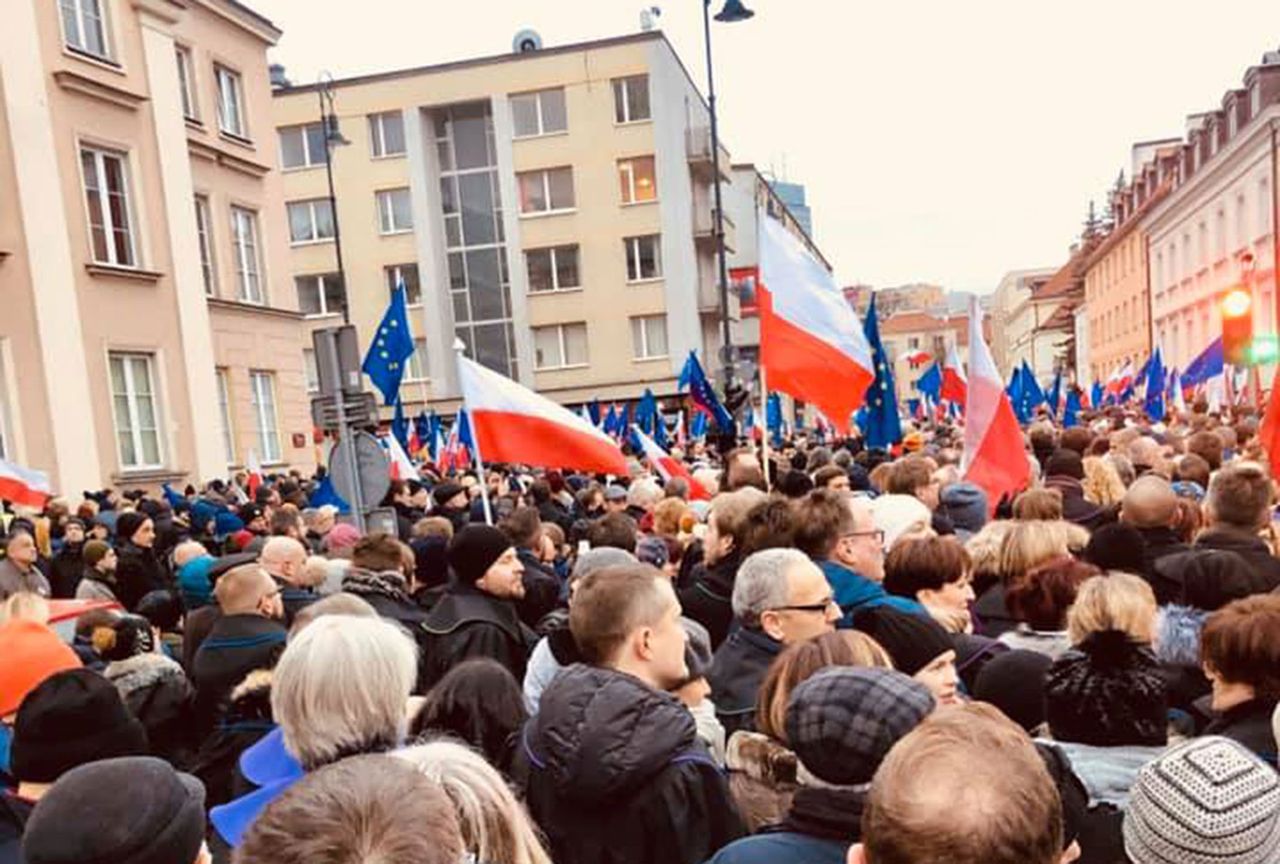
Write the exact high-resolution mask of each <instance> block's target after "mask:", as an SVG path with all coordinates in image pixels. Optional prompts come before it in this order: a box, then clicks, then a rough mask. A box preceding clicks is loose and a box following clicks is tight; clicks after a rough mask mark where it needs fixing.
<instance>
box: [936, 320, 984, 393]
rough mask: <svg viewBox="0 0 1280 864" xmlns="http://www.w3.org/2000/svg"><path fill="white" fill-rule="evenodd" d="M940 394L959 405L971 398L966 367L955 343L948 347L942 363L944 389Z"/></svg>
mask: <svg viewBox="0 0 1280 864" xmlns="http://www.w3.org/2000/svg"><path fill="white" fill-rule="evenodd" d="M969 326H970V327H972V326H973V325H972V324H970V325H969ZM979 326H981V325H979ZM939 395H940V396H941V397H942V398H943V399H946V400H947V401H949V402H955V403H957V404H959V405H963V404H964V403H965V400H966V399H968V398H969V380H968V379H967V378H966V377H965V374H964V367H963V366H961V365H960V356H959V355H958V354H956V346H955V345H952V346H951V347H950V348H948V349H947V360H946V362H945V363H943V364H942V389H941V390H940V391H939Z"/></svg>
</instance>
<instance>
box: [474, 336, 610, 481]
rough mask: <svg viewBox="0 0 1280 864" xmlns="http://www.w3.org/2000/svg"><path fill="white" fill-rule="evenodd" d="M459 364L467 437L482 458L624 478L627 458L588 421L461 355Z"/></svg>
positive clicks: (606, 436) (607, 437)
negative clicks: (465, 407) (465, 412)
mask: <svg viewBox="0 0 1280 864" xmlns="http://www.w3.org/2000/svg"><path fill="white" fill-rule="evenodd" d="M458 366H459V369H458V371H459V383H460V384H461V385H462V398H463V400H464V401H465V402H466V404H467V414H468V415H469V417H470V419H471V434H472V437H473V438H474V439H475V442H476V447H477V448H478V449H479V451H480V455H481V456H482V457H483V458H484V459H486V460H489V461H491V462H510V463H514V464H517V465H535V466H538V467H542V468H576V469H579V470H583V471H595V472H598V473H600V474H614V475H617V476H620V477H623V476H626V474H627V460H626V457H624V456H623V455H622V451H621V450H619V449H618V445H617V444H615V443H614V442H613V441H612V440H611V439H610V438H609V436H608V435H606V434H604V433H603V432H601V431H600V430H599V429H597V428H596V427H595V426H593V425H591V423H590V422H588V421H586V420H583V419H582V418H581V417H579V416H578V415H577V414H574V413H573V412H572V411H570V410H569V409H568V408H565V407H564V406H563V405H559V404H557V403H555V402H552V401H551V400H550V399H547V398H545V397H543V396H539V395H538V394H537V393H534V392H533V391H532V390H527V389H525V388H524V387H521V386H520V385H519V384H517V383H516V382H514V381H512V380H511V379H510V378H505V377H503V376H502V375H499V374H498V373H497V372H493V371H491V370H489V369H486V368H485V367H483V366H481V365H480V364H479V363H476V362H474V361H472V360H468V359H467V358H465V357H462V358H459V361H458Z"/></svg>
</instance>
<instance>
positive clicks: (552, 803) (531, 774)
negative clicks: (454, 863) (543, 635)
mask: <svg viewBox="0 0 1280 864" xmlns="http://www.w3.org/2000/svg"><path fill="white" fill-rule="evenodd" d="M520 737H521V740H520V746H519V747H517V752H516V757H515V764H514V766H513V775H514V776H515V778H516V779H517V781H518V783H519V785H521V786H522V787H523V791H524V794H525V800H526V801H527V803H528V805H529V811H530V813H531V814H532V815H533V817H534V819H535V820H536V821H537V823H538V824H539V825H540V826H541V827H542V829H543V830H544V831H545V832H546V834H547V839H548V841H549V843H550V847H551V857H552V858H553V859H554V860H555V861H556V864H650V862H658V861H661V862H663V864H700V862H703V861H706V860H707V858H709V857H710V856H711V855H712V854H713V853H714V852H715V851H716V850H717V849H719V848H720V847H722V846H724V845H725V844H726V843H728V842H729V841H731V840H734V839H736V838H737V837H739V836H741V834H742V822H741V819H740V818H739V816H738V813H737V810H736V809H735V808H734V806H733V802H732V800H731V799H730V797H729V789H728V785H727V784H726V782H725V780H724V777H723V776H722V775H721V774H720V771H719V770H718V769H717V768H716V766H715V763H714V762H713V761H712V759H711V757H710V756H709V754H708V753H707V749H706V747H705V745H703V744H702V743H701V742H700V741H699V740H698V737H697V731H696V729H695V726H694V721H693V717H692V716H691V715H690V714H689V711H688V709H686V708H685V707H684V705H683V704H681V703H680V701H679V700H678V699H676V698H675V697H674V696H672V695H670V694H668V693H662V692H660V691H657V690H654V689H653V688H652V687H649V686H648V685H646V684H645V683H644V682H642V681H640V680H639V679H637V678H635V677H633V676H631V675H627V674H626V673H623V672H617V671H614V670H612V669H603V668H599V667H594V666H584V665H582V664H574V665H573V666H570V667H569V668H567V669H565V670H564V671H563V672H561V673H560V674H559V675H557V676H556V678H555V680H554V681H552V682H551V684H550V686H548V687H547V689H546V690H545V691H544V692H543V694H542V701H541V708H540V710H539V712H538V714H537V716H535V717H533V718H532V719H530V720H529V721H528V723H527V724H526V725H525V727H524V729H523V730H522V732H521V736H520Z"/></svg>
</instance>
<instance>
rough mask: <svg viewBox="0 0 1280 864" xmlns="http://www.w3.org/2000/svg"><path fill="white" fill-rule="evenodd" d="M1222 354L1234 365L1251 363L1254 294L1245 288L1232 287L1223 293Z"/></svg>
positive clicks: (1221, 304)
mask: <svg viewBox="0 0 1280 864" xmlns="http://www.w3.org/2000/svg"><path fill="white" fill-rule="evenodd" d="M1220 306H1221V309H1222V356H1223V359H1225V360H1226V361H1227V362H1228V363H1230V364H1231V365H1232V366H1247V365H1249V363H1250V360H1251V357H1250V350H1249V349H1250V343H1252V342H1253V296H1252V295H1251V294H1250V293H1249V292H1248V291H1246V290H1245V289H1244V288H1232V289H1231V290H1230V291H1228V292H1227V293H1226V294H1224V295H1223V297H1222V300H1221V302H1220Z"/></svg>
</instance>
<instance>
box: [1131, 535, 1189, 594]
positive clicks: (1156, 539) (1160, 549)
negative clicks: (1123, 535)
mask: <svg viewBox="0 0 1280 864" xmlns="http://www.w3.org/2000/svg"><path fill="white" fill-rule="evenodd" d="M1137 530H1138V533H1139V534H1141V535H1142V540H1143V543H1144V544H1145V545H1144V546H1143V548H1142V578H1143V579H1146V580H1147V582H1148V583H1149V584H1150V585H1151V589H1152V590H1153V591H1155V594H1156V602H1157V603H1159V604H1160V605H1162V606H1163V605H1164V604H1166V603H1177V602H1178V601H1179V600H1180V599H1182V597H1181V594H1182V584H1181V583H1180V582H1174V581H1172V580H1169V579H1164V578H1162V577H1161V573H1160V572H1159V568H1157V566H1156V563H1157V562H1158V561H1160V559H1162V558H1166V557H1168V556H1169V555H1177V554H1178V553H1179V552H1187V551H1190V549H1191V547H1190V546H1188V545H1187V544H1186V543H1183V542H1182V541H1181V540H1179V539H1178V535H1177V534H1175V533H1173V529H1172V528H1139V529H1137Z"/></svg>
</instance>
